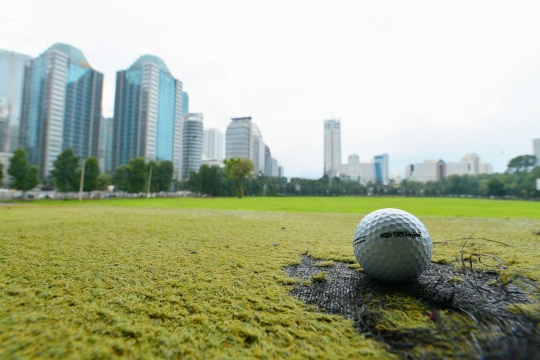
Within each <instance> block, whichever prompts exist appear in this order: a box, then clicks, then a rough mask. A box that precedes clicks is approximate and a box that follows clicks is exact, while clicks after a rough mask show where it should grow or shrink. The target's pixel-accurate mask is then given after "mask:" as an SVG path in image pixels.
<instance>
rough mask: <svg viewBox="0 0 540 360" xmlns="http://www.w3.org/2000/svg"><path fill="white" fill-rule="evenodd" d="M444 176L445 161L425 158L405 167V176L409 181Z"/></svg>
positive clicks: (433, 179) (436, 179)
mask: <svg viewBox="0 0 540 360" xmlns="http://www.w3.org/2000/svg"><path fill="white" fill-rule="evenodd" d="M444 177H445V163H444V161H442V160H439V159H437V160H426V161H424V162H423V163H417V164H409V165H407V166H406V167H405V178H406V179H407V180H411V181H419V182H428V181H438V180H441V179H443V178H444Z"/></svg>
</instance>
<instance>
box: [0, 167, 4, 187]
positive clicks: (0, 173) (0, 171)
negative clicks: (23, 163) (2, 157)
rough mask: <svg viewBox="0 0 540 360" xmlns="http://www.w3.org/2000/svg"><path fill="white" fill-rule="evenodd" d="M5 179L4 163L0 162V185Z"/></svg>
mask: <svg viewBox="0 0 540 360" xmlns="http://www.w3.org/2000/svg"><path fill="white" fill-rule="evenodd" d="M3 179H4V164H2V163H0V186H1V185H2V180H3Z"/></svg>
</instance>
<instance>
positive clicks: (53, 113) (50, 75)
mask: <svg viewBox="0 0 540 360" xmlns="http://www.w3.org/2000/svg"><path fill="white" fill-rule="evenodd" d="M102 91H103V74H101V73H99V72H97V71H95V70H93V69H92V68H91V66H90V65H89V64H88V61H87V60H86V58H85V57H84V55H83V53H82V52H81V51H80V50H79V49H77V48H74V47H73V46H71V45H67V44H60V43H58V44H54V45H53V46H51V47H50V48H49V49H48V50H46V51H45V52H44V53H43V54H41V55H40V56H38V57H37V58H35V59H34V60H32V61H31V62H29V63H28V64H27V66H26V69H25V84H24V94H23V105H22V109H23V110H22V117H21V119H22V121H21V125H22V126H21V142H22V144H24V147H25V148H26V151H27V152H28V158H29V161H30V162H31V163H32V164H35V165H37V166H38V167H39V168H40V177H41V178H46V177H47V176H48V174H49V172H50V171H51V170H52V169H53V162H54V160H56V158H57V156H58V155H59V154H60V153H61V152H62V150H64V149H66V148H72V149H73V151H74V152H75V154H77V155H78V156H80V157H82V158H83V159H85V158H87V157H89V156H96V157H97V156H98V150H99V149H98V145H99V130H100V120H101V97H102Z"/></svg>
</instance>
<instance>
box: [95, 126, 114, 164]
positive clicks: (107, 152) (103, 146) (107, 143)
mask: <svg viewBox="0 0 540 360" xmlns="http://www.w3.org/2000/svg"><path fill="white" fill-rule="evenodd" d="M100 127H101V129H100V131H99V133H100V135H99V157H98V160H99V169H100V171H101V173H108V172H111V171H113V168H112V150H113V149H112V146H113V131H114V118H102V119H101V124H100Z"/></svg>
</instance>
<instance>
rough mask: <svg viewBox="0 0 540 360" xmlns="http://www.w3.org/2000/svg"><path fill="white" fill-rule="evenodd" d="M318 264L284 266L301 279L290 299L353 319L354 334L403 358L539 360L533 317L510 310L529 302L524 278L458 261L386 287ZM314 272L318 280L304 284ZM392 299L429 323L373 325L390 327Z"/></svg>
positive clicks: (530, 286)
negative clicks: (410, 302)
mask: <svg viewBox="0 0 540 360" xmlns="http://www.w3.org/2000/svg"><path fill="white" fill-rule="evenodd" d="M480 260H481V259H480ZM480 260H479V261H480ZM320 262H321V261H320V260H315V259H313V258H311V257H309V256H307V255H302V261H301V263H300V264H299V265H294V266H289V267H287V268H286V269H285V271H286V273H287V274H288V275H289V276H291V277H294V278H300V279H301V280H302V282H301V283H299V284H298V285H297V286H295V287H294V289H293V290H292V291H291V294H292V295H293V296H295V297H297V298H299V299H301V300H302V301H304V302H305V303H307V304H313V305H317V306H318V307H320V308H321V309H322V310H323V311H325V312H327V313H331V314H339V315H342V316H344V317H346V318H348V319H351V320H353V322H354V325H355V327H356V328H357V329H358V330H359V331H360V332H362V333H365V334H366V336H368V337H372V338H374V339H376V340H378V341H381V342H382V343H384V344H386V346H387V347H388V349H389V350H390V351H392V352H395V353H397V354H399V355H401V356H403V357H405V358H429V359H431V358H447V357H464V358H479V359H540V331H539V326H540V323H539V321H540V320H539V319H538V315H537V314H536V315H535V314H534V313H526V312H523V311H516V306H515V305H516V304H533V303H534V302H535V301H536V300H535V296H534V293H535V292H536V291H537V287H536V286H537V285H536V283H535V282H533V281H532V280H530V279H527V278H525V277H519V278H512V279H502V278H501V276H499V273H498V272H497V271H486V270H483V271H480V270H476V269H474V268H473V263H472V262H471V264H470V267H469V266H467V263H466V262H465V261H463V260H462V261H461V263H460V264H458V266H454V265H451V264H435V263H432V264H431V265H430V267H429V268H428V270H426V272H424V274H422V275H421V276H420V278H419V279H418V280H416V281H413V282H410V283H401V284H389V283H384V282H379V281H377V280H374V279H372V278H371V277H369V276H368V275H366V274H365V273H363V272H361V271H359V270H357V269H353V268H350V267H349V264H346V263H342V262H335V263H334V264H333V265H331V266H329V267H319V266H316V264H318V263H320ZM322 271H326V280H325V281H308V280H317V279H312V276H314V275H317V274H320V273H321V272H322ZM503 280H504V281H503ZM396 296H397V298H398V299H399V297H400V296H401V297H406V296H409V297H412V298H415V299H418V300H420V301H421V302H422V303H423V304H424V305H426V307H427V309H428V310H427V311H425V312H424V313H422V315H421V316H426V317H427V318H428V319H429V320H430V321H432V322H433V324H434V325H435V326H429V327H411V328H403V327H399V326H398V327H392V326H381V324H388V323H390V324H391V323H392V320H391V319H389V318H385V316H386V314H387V313H386V312H385V309H387V308H388V307H395V306H396V300H395V299H396ZM389 298H391V299H394V300H393V301H389ZM397 306H399V301H398V303H397ZM518 309H519V308H518Z"/></svg>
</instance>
